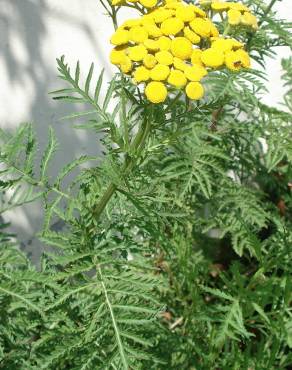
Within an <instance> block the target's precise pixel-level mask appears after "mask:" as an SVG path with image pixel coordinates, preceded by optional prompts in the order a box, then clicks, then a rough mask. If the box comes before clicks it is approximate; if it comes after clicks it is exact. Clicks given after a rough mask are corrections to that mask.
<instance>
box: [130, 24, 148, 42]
mask: <svg viewBox="0 0 292 370" xmlns="http://www.w3.org/2000/svg"><path fill="white" fill-rule="evenodd" d="M129 32H130V37H129V39H130V41H133V42H136V43H140V42H143V41H145V40H147V38H148V32H147V31H146V29H145V28H144V27H142V26H135V27H132V28H131V29H130V31H129Z"/></svg>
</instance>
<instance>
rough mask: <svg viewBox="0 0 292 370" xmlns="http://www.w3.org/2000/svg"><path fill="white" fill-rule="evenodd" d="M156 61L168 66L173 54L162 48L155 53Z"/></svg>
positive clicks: (171, 61)
mask: <svg viewBox="0 0 292 370" xmlns="http://www.w3.org/2000/svg"><path fill="white" fill-rule="evenodd" d="M155 58H156V59H157V61H158V63H160V64H164V65H166V66H169V65H171V64H172V63H173V56H172V54H171V53H170V52H169V51H166V50H162V51H159V52H158V53H156V54H155Z"/></svg>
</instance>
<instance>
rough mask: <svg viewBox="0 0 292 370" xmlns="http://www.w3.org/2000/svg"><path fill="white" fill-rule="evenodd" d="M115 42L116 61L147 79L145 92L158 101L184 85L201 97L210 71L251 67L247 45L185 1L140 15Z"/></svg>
mask: <svg viewBox="0 0 292 370" xmlns="http://www.w3.org/2000/svg"><path fill="white" fill-rule="evenodd" d="M111 43H112V44H113V45H114V46H115V47H114V49H113V50H112V51H111V54H110V60H111V63H113V64H114V65H116V66H117V67H119V68H120V70H121V71H122V72H123V73H125V74H128V75H131V76H132V78H133V80H134V82H135V83H136V84H140V83H143V84H146V86H145V95H146V97H147V99H148V100H149V101H150V102H152V103H161V102H164V101H165V99H166V97H167V94H168V91H172V90H174V89H184V91H185V93H186V95H187V96H188V97H189V99H194V100H198V99H201V98H202V97H203V95H204V88H203V86H202V84H201V80H202V79H203V78H204V77H205V76H206V75H207V73H208V71H210V70H214V69H218V68H221V67H223V66H226V67H227V68H229V69H231V70H233V71H238V70H240V69H241V68H248V67H249V66H250V60H249V56H248V54H247V53H246V52H245V51H244V50H243V44H241V43H240V42H238V41H236V40H233V39H225V38H221V37H220V36H219V32H218V30H217V28H216V27H215V25H214V24H213V23H212V22H211V20H210V19H208V17H207V15H206V13H205V12H204V11H203V10H202V9H200V8H198V7H196V6H195V5H193V4H189V5H188V4H186V3H184V2H183V1H181V0H166V3H165V5H163V6H159V7H156V8H154V9H152V10H151V11H149V12H148V13H146V14H144V15H142V16H141V17H140V18H138V19H130V20H127V21H126V22H124V23H123V24H122V25H121V26H120V27H119V28H118V29H117V30H116V32H115V33H114V34H113V35H112V37H111ZM202 45H209V47H207V48H206V46H205V48H204V49H203V48H202Z"/></svg>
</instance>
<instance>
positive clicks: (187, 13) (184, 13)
mask: <svg viewBox="0 0 292 370" xmlns="http://www.w3.org/2000/svg"><path fill="white" fill-rule="evenodd" d="M175 16H176V18H178V19H181V20H182V21H183V22H190V21H192V20H193V19H195V13H194V11H193V10H192V9H190V8H189V7H187V6H182V7H179V8H177V9H176V12H175Z"/></svg>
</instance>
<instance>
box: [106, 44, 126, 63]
mask: <svg viewBox="0 0 292 370" xmlns="http://www.w3.org/2000/svg"><path fill="white" fill-rule="evenodd" d="M125 58H126V53H125V49H118V48H114V49H113V50H112V51H111V53H110V61H111V63H112V64H116V65H119V64H121V63H123V61H124V60H125Z"/></svg>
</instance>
